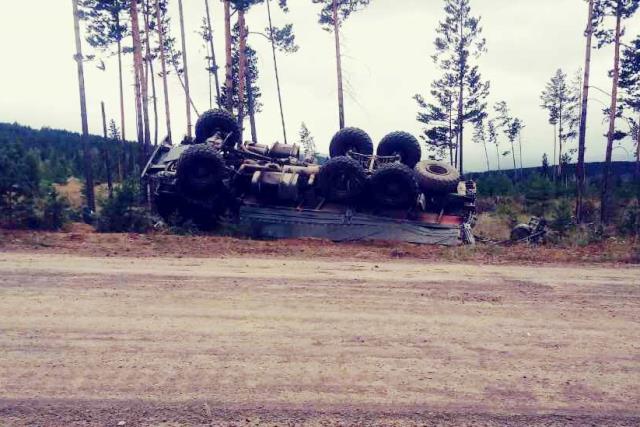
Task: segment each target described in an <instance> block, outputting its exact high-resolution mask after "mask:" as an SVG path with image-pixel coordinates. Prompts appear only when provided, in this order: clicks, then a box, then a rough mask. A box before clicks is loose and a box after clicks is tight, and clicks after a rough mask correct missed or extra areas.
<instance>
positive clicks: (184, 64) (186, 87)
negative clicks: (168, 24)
mask: <svg viewBox="0 0 640 427" xmlns="http://www.w3.org/2000/svg"><path fill="white" fill-rule="evenodd" d="M178 9H179V11H180V34H181V36H182V68H183V70H184V91H185V94H186V97H187V101H186V107H187V136H188V137H189V138H191V94H190V92H189V68H188V66H187V39H186V37H185V32H184V13H183V10H182V0H178Z"/></svg>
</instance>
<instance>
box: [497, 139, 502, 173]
mask: <svg viewBox="0 0 640 427" xmlns="http://www.w3.org/2000/svg"><path fill="white" fill-rule="evenodd" d="M496 159H497V160H498V172H500V171H502V169H501V168H500V147H498V144H496Z"/></svg>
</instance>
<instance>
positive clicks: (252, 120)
mask: <svg viewBox="0 0 640 427" xmlns="http://www.w3.org/2000/svg"><path fill="white" fill-rule="evenodd" d="M252 78H253V76H252V75H251V68H250V67H247V71H246V77H245V80H246V82H247V107H248V109H249V111H248V113H249V124H250V125H251V141H252V142H256V143H257V142H258V129H257V127H256V111H255V108H256V107H255V100H254V99H253V87H252V85H251V79H252Z"/></svg>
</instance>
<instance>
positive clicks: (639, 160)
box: [636, 117, 640, 191]
mask: <svg viewBox="0 0 640 427" xmlns="http://www.w3.org/2000/svg"><path fill="white" fill-rule="evenodd" d="M636 184H637V185H638V191H640V117H638V128H637V129H636Z"/></svg>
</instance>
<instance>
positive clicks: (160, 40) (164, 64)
mask: <svg viewBox="0 0 640 427" xmlns="http://www.w3.org/2000/svg"><path fill="white" fill-rule="evenodd" d="M156 21H158V22H157V24H156V25H157V26H158V43H159V44H160V65H161V67H162V90H163V92H164V114H165V119H166V122H167V140H168V142H169V144H172V143H173V142H172V139H171V110H170V109H169V85H168V83H167V59H166V57H165V54H164V43H165V41H164V27H163V24H162V13H161V11H160V0H156Z"/></svg>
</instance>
